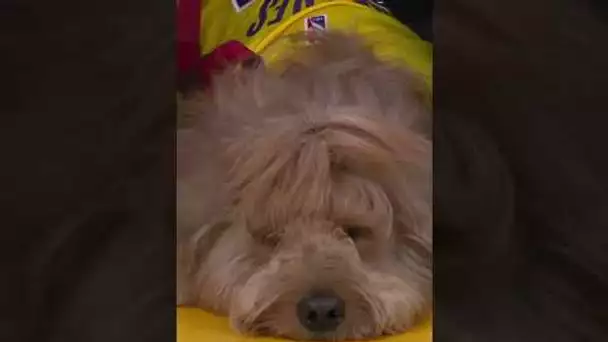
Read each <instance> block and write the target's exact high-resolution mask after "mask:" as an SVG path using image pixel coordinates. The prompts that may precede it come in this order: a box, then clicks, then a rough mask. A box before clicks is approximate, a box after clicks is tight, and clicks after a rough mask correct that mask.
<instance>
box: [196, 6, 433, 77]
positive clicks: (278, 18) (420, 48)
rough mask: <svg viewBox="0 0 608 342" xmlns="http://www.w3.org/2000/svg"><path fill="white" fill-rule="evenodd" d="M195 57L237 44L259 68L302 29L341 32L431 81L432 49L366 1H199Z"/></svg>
mask: <svg viewBox="0 0 608 342" xmlns="http://www.w3.org/2000/svg"><path fill="white" fill-rule="evenodd" d="M200 10H201V13H200V22H199V24H200V32H199V39H200V41H199V46H200V54H201V55H206V54H209V53H210V52H212V51H213V50H214V49H215V48H216V47H218V46H220V45H222V44H223V43H226V42H229V41H238V42H240V43H242V44H243V45H244V46H245V47H247V48H248V49H249V50H251V51H252V52H253V53H255V54H256V55H258V56H261V57H262V59H263V60H264V63H265V64H272V62H273V61H275V60H276V59H277V57H278V56H277V55H276V54H277V53H276V51H280V49H270V48H269V47H271V46H272V45H273V43H276V42H277V41H278V40H279V38H280V37H283V36H285V35H289V34H295V33H300V32H306V31H308V30H343V31H347V32H351V33H356V34H358V35H359V36H361V37H363V39H364V40H365V41H366V42H367V43H368V44H370V46H371V47H372V48H373V50H374V52H375V53H376V55H377V56H378V58H380V59H383V60H387V61H390V62H393V63H402V64H404V65H406V66H408V67H409V68H410V69H412V70H414V71H415V72H417V73H419V74H420V75H421V76H422V77H423V79H424V80H425V81H426V83H427V84H428V85H430V84H431V80H432V45H431V44H430V43H429V42H427V41H424V40H422V39H421V38H420V37H419V36H418V35H417V34H415V33H414V32H413V31H412V30H410V29H409V28H408V27H406V26H405V25H403V24H402V23H400V22H399V21H398V20H397V19H395V18H393V17H392V16H391V15H389V14H387V13H386V12H385V11H383V10H382V8H381V7H378V6H375V5H374V4H373V2H372V1H366V0H358V1H355V0H203V3H202V6H201V8H200Z"/></svg>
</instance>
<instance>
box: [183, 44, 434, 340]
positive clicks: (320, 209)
mask: <svg viewBox="0 0 608 342" xmlns="http://www.w3.org/2000/svg"><path fill="white" fill-rule="evenodd" d="M366 56H367V55H366ZM351 62H352V60H351ZM324 65H327V61H326V62H325V64H324ZM343 66H346V67H349V68H353V73H354V74H353V75H355V74H356V75H358V74H357V73H356V72H355V71H356V70H355V69H356V65H355V64H352V63H351V65H343ZM367 66H368V65H367V64H366V67H367ZM334 67H335V66H334ZM372 67H373V65H372ZM298 70H299V71H294V72H293V74H292V75H291V76H293V75H297V74H298V73H299V72H302V71H301V70H300V69H298ZM326 71H327V70H326ZM384 71H385V72H386V74H385V75H387V76H388V75H390V74H391V73H390V72H389V71H390V70H384ZM315 72H320V73H323V71H322V70H317V71H315ZM340 72H341V74H340V76H341V78H342V79H341V80H337V79H335V80H334V81H335V82H334V83H333V84H332V83H331V82H329V83H328V84H332V87H331V89H328V91H334V92H337V94H336V93H334V94H333V97H332V96H329V97H328V95H327V93H326V92H323V91H319V92H315V91H312V92H304V93H306V94H308V95H307V96H308V98H307V99H299V100H298V99H294V96H292V97H291V98H289V97H288V96H286V95H288V94H283V95H284V96H286V100H284V101H287V102H289V105H286V106H285V108H286V109H285V112H283V115H271V117H270V118H269V117H268V115H266V114H267V110H268V108H266V107H265V106H264V105H259V104H260V103H272V101H270V102H267V101H262V100H260V98H259V97H258V98H257V102H255V103H257V104H258V105H257V106H252V105H250V106H249V108H248V109H249V110H248V111H247V112H246V113H242V115H247V116H248V117H249V119H251V117H257V118H258V119H259V120H258V122H257V126H255V125H254V126H255V128H254V129H244V130H240V131H239V132H240V133H239V134H238V138H236V139H233V140H231V141H230V143H229V148H228V149H227V151H228V152H227V153H226V154H225V156H224V157H226V156H227V157H228V158H227V159H225V160H228V161H229V163H228V164H229V166H230V171H229V172H227V179H226V182H225V183H222V184H225V186H220V187H218V189H222V190H218V193H214V194H209V193H207V195H206V197H207V202H209V198H214V197H215V196H216V195H217V201H223V200H225V201H226V202H225V204H223V205H220V206H221V207H222V209H223V210H222V211H221V214H220V215H216V216H215V217H214V219H212V220H208V222H205V224H204V226H203V227H202V228H201V229H198V230H197V231H196V232H195V233H194V234H193V235H192V236H191V237H190V238H189V239H188V241H187V243H186V245H187V246H186V247H185V248H184V250H187V253H186V254H187V255H188V262H187V264H188V267H189V269H188V271H187V272H186V273H188V274H189V276H188V277H189V278H188V279H189V280H188V281H187V282H188V284H189V285H188V287H189V288H190V300H189V302H190V303H191V304H195V305H199V306H202V307H204V308H208V309H212V310H215V311H218V312H223V313H227V314H228V315H229V316H230V317H231V320H232V322H233V325H234V326H235V327H236V328H237V329H239V330H240V331H243V332H249V333H258V334H270V335H278V336H285V337H290V338H296V339H343V338H364V337H373V336H378V335H381V334H390V333H395V332H400V331H404V330H406V329H407V328H408V327H410V326H412V325H413V324H414V323H415V322H416V321H417V319H418V318H420V317H421V316H422V315H424V314H427V313H428V310H429V307H430V301H431V298H430V297H431V210H430V198H431V189H430V184H431V177H430V173H431V169H430V166H431V165H430V164H431V151H430V143H429V140H428V137H426V136H425V134H424V133H422V132H418V131H416V130H415V129H413V128H412V127H413V126H412V124H411V122H409V123H406V122H408V120H407V119H406V120H401V119H399V120H396V119H395V117H392V116H391V115H388V114H387V113H388V112H390V111H397V112H399V111H400V110H406V109H407V108H399V107H398V106H397V107H395V106H392V105H394V104H398V103H399V101H394V102H392V105H391V104H387V103H382V101H379V99H381V98H383V97H382V96H374V94H373V93H362V92H357V91H356V89H355V88H356V84H352V83H353V82H363V85H362V86H363V87H374V86H377V84H376V85H374V84H369V83H370V82H371V81H373V80H375V79H377V78H374V77H375V76H374V77H372V79H371V80H370V79H366V78H365V77H360V79H352V78H350V79H349V77H345V75H344V70H342V71H340ZM286 75H287V76H286ZM289 75H290V74H289V71H286V73H283V74H282V77H281V80H280V81H279V79H277V80H276V81H277V82H283V83H282V84H283V85H284V86H283V87H281V88H285V87H289V85H290V84H291V83H290V81H289ZM324 75H325V77H328V76H327V75H328V73H327V72H325V73H324ZM309 77H311V75H307V76H306V77H299V78H298V77H295V78H296V79H298V80H299V82H297V83H298V87H303V86H305V84H306V79H310V78H309ZM390 77H395V75H391V76H390ZM313 78H314V77H313ZM258 81H259V80H258ZM240 82H242V80H241V81H240ZM342 82H344V84H341V83H342ZM254 83H256V84H255V86H256V87H257V89H256V90H255V91H260V87H262V88H263V87H264V84H265V82H254ZM240 84H241V86H244V85H243V83H240ZM395 84H396V83H393V85H395ZM344 86H347V88H344ZM351 86H353V87H355V88H353V87H351ZM275 87H276V85H275ZM336 87H337V88H340V89H342V88H344V89H347V90H344V89H342V90H343V91H344V94H342V95H341V94H340V91H341V90H340V89H336ZM277 89H278V88H277ZM369 89H373V88H369ZM284 90H285V89H284ZM232 91H233V92H234V91H235V89H234V87H233V89H232ZM251 91H252V92H254V90H253V89H251ZM393 91H394V89H393ZM235 94H236V93H235ZM315 96H320V97H322V98H325V99H331V98H333V99H334V100H335V101H325V102H324V104H323V105H322V106H321V105H319V103H320V102H323V101H319V100H318V99H317V101H314V98H315ZM237 97H238V95H237ZM279 97H280V96H279ZM387 98H388V97H387ZM349 99H350V100H349ZM238 102H239V99H238V98H236V99H233V102H231V104H230V106H234V104H235V103H238ZM244 102H246V101H244ZM328 102H329V103H328ZM249 103H250V104H251V103H252V102H249ZM294 103H297V104H301V105H302V107H301V108H298V106H297V105H294ZM275 109H276V107H275ZM275 112H276V111H275ZM288 112H293V113H294V114H293V115H287V114H286V113H288ZM296 112H297V113H296ZM256 113H258V114H257V116H256ZM260 113H261V114H260ZM264 113H266V114H264ZM403 115H404V116H406V115H405V114H403ZM236 116H237V117H238V114H236ZM235 122H238V120H237V121H234V120H233V121H231V126H235V125H236V126H239V125H238V124H235ZM233 128H234V127H233ZM218 183H221V182H219V181H218ZM211 201H213V200H211Z"/></svg>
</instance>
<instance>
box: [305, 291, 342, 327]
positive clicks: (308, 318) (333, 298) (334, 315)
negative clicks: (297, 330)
mask: <svg viewBox="0 0 608 342" xmlns="http://www.w3.org/2000/svg"><path fill="white" fill-rule="evenodd" d="M297 315H298V319H299V320H300V323H301V324H302V325H303V326H304V327H305V328H306V329H307V330H309V331H311V332H314V333H318V332H329V331H334V330H336V328H337V327H338V326H339V325H340V323H342V321H343V320H344V300H342V298H340V297H338V296H337V295H335V294H328V293H323V294H312V295H309V296H306V297H304V298H302V299H301V300H300V301H299V302H298V305H297Z"/></svg>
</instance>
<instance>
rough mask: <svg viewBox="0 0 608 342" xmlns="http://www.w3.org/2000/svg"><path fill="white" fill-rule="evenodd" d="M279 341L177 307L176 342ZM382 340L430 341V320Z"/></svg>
mask: <svg viewBox="0 0 608 342" xmlns="http://www.w3.org/2000/svg"><path fill="white" fill-rule="evenodd" d="M207 341H208V342H280V341H286V340H281V339H275V338H252V337H244V336H242V335H239V334H237V333H236V332H234V331H233V330H232V329H231V328H230V326H229V323H228V320H227V319H226V318H222V317H216V316H213V315H211V314H209V313H207V312H205V311H202V310H199V309H192V308H178V309H177V342H207ZM376 341H382V342H430V341H432V338H431V324H430V322H428V323H426V324H423V325H421V326H420V327H417V328H415V329H412V330H411V331H409V332H407V333H405V334H402V335H397V336H391V337H386V338H381V339H378V340H376Z"/></svg>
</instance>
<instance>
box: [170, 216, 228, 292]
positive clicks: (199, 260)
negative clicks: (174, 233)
mask: <svg viewBox="0 0 608 342" xmlns="http://www.w3.org/2000/svg"><path fill="white" fill-rule="evenodd" d="M229 226H230V223H229V222H228V221H226V220H219V221H215V222H214V223H211V224H207V225H205V226H203V227H201V228H200V229H199V230H198V231H196V232H195V233H194V234H192V235H189V236H183V237H181V238H180V237H178V241H177V252H178V256H177V282H178V284H177V288H178V301H179V304H192V303H191V302H192V301H193V300H196V298H195V294H194V293H192V292H191V289H192V287H193V286H195V284H194V282H195V281H196V275H197V274H198V272H199V271H200V267H201V266H202V265H203V263H204V262H205V259H206V258H207V256H208V255H209V253H210V252H211V250H212V249H213V246H214V245H215V244H216V243H217V241H218V240H219V239H220V238H221V237H222V235H223V234H224V233H225V232H226V230H227V229H228V227H229Z"/></svg>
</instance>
